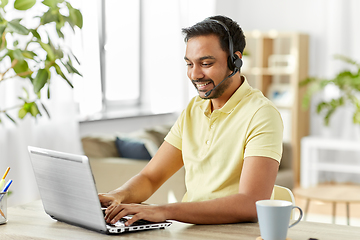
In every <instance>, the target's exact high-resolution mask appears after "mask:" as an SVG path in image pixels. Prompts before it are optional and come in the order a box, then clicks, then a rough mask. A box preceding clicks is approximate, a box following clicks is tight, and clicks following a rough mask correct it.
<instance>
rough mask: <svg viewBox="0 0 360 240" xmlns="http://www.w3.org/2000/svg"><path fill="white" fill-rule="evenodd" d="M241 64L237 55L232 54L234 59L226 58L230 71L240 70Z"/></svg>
mask: <svg viewBox="0 0 360 240" xmlns="http://www.w3.org/2000/svg"><path fill="white" fill-rule="evenodd" d="M242 64H243V61H242V60H241V58H239V56H238V55H236V54H234V58H232V57H231V56H229V58H228V67H229V69H230V70H231V71H234V69H235V68H238V69H240V68H241V66H242Z"/></svg>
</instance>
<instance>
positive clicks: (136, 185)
mask: <svg viewBox="0 0 360 240" xmlns="http://www.w3.org/2000/svg"><path fill="white" fill-rule="evenodd" d="M155 191H156V189H155V190H154V189H153V186H152V184H151V182H150V181H149V179H148V178H146V177H145V176H143V175H141V174H137V175H135V176H134V177H132V178H131V179H130V180H129V181H127V182H126V183H125V184H124V185H122V186H121V187H119V188H117V189H115V190H113V191H111V192H109V193H110V194H114V195H116V196H117V200H118V201H119V202H121V203H141V202H144V201H146V200H147V199H148V198H149V197H150V196H151V195H152V194H153V193H154V192H155Z"/></svg>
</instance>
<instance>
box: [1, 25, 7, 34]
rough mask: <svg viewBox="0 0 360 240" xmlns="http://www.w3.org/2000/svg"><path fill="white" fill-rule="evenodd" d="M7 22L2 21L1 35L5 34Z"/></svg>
mask: <svg viewBox="0 0 360 240" xmlns="http://www.w3.org/2000/svg"><path fill="white" fill-rule="evenodd" d="M6 26H7V23H2V24H0V37H1V36H2V35H3V33H4V32H5V29H6Z"/></svg>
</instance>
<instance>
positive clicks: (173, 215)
mask: <svg viewBox="0 0 360 240" xmlns="http://www.w3.org/2000/svg"><path fill="white" fill-rule="evenodd" d="M255 202H256V200H255V199H251V198H249V197H248V196H246V195H244V194H236V195H232V196H228V197H223V198H219V199H214V200H209V201H203V202H189V203H174V204H168V205H164V206H162V207H161V208H163V209H164V211H165V215H166V219H169V220H176V221H181V222H187V223H194V224H221V223H236V222H247V221H249V222H256V221H257V215H256V207H255Z"/></svg>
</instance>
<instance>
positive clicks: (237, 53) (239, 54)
mask: <svg viewBox="0 0 360 240" xmlns="http://www.w3.org/2000/svg"><path fill="white" fill-rule="evenodd" d="M234 54H236V55H237V56H238V57H239V58H242V54H241V52H240V51H236V52H235V53H234Z"/></svg>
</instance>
